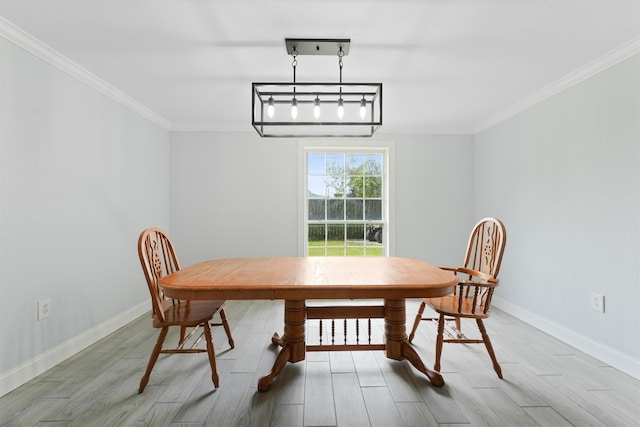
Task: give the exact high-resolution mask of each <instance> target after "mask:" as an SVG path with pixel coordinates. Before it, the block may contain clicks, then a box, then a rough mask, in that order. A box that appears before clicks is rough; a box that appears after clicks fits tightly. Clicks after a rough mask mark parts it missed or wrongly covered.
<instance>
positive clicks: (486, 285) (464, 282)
mask: <svg viewBox="0 0 640 427" xmlns="http://www.w3.org/2000/svg"><path fill="white" fill-rule="evenodd" d="M460 285H464V286H476V287H478V288H495V287H497V286H498V282H497V281H491V282H489V281H486V282H485V281H483V282H475V281H473V280H461V281H460V282H458V284H457V285H456V286H460Z"/></svg>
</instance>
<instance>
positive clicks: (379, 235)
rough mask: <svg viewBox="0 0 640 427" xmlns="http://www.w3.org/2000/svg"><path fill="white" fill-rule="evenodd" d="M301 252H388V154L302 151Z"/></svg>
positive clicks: (373, 253) (317, 150) (364, 151)
mask: <svg viewBox="0 0 640 427" xmlns="http://www.w3.org/2000/svg"><path fill="white" fill-rule="evenodd" d="M305 166H306V167H305V182H306V197H305V209H304V217H305V221H304V222H305V224H304V229H305V233H304V234H305V254H306V255H308V256H383V255H387V238H386V237H385V236H388V230H387V224H388V220H387V212H388V209H387V195H386V193H387V182H386V181H387V178H386V176H387V173H386V171H387V152H386V150H384V149H356V150H346V149H342V150H328V149H311V148H307V149H306V150H305Z"/></svg>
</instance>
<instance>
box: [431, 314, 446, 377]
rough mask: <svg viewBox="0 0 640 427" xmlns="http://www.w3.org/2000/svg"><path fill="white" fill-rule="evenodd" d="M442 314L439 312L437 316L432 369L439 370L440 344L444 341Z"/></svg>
mask: <svg viewBox="0 0 640 427" xmlns="http://www.w3.org/2000/svg"><path fill="white" fill-rule="evenodd" d="M443 334H444V314H441V315H440V317H439V318H438V337H437V338H436V363H434V365H433V370H434V371H438V372H440V356H441V355H442V344H443V343H444V341H443V340H444V338H443Z"/></svg>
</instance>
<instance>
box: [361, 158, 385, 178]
mask: <svg viewBox="0 0 640 427" xmlns="http://www.w3.org/2000/svg"><path fill="white" fill-rule="evenodd" d="M364 165H365V171H364V173H365V175H382V154H365V156H364Z"/></svg>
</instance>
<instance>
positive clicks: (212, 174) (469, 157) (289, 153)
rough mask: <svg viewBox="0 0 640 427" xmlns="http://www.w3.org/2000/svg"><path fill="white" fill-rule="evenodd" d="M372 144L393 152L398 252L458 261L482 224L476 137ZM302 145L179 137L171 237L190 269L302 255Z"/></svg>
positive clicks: (208, 135)
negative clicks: (477, 213) (228, 260)
mask: <svg viewBox="0 0 640 427" xmlns="http://www.w3.org/2000/svg"><path fill="white" fill-rule="evenodd" d="M375 141H376V143H377V144H380V143H381V141H382V143H383V144H384V143H385V141H389V144H390V145H393V146H394V149H393V153H394V155H393V157H394V158H395V167H394V166H393V165H392V176H391V177H390V179H391V185H392V191H393V192H394V198H395V203H394V206H393V212H392V217H391V224H390V225H391V227H393V228H395V242H396V247H395V255H398V256H408V257H414V258H419V259H424V260H426V261H429V262H432V263H436V264H443V263H446V264H449V263H453V264H458V263H459V262H460V261H461V259H462V258H463V256H464V254H463V251H464V247H465V245H466V240H467V238H468V233H469V230H470V229H471V227H472V226H473V224H474V222H475V218H474V212H473V185H472V183H471V180H472V179H473V146H472V144H473V138H472V137H471V136H452V135H441V136H424V135H423V136H416V135H413V136H408V135H403V136H393V135H387V136H379V137H377V138H376V140H375ZM304 143H309V141H306V140H305V141H298V140H295V139H285V140H281V139H260V138H259V137H258V135H257V134H255V133H253V132H251V133H249V132H248V133H235V134H233V133H215V132H201V133H195V132H175V133H172V135H171V232H172V238H173V240H174V242H175V243H176V245H177V247H178V248H179V249H178V250H179V256H180V260H181V262H182V263H183V265H188V264H192V263H194V262H198V261H202V260H205V259H211V258H224V257H235V256H238V257H247V256H296V255H299V254H298V243H299V242H298V239H300V238H301V236H298V209H299V208H301V206H302V203H303V201H302V200H299V196H300V195H299V190H298V173H299V171H298V168H299V166H300V165H299V163H300V162H299V156H298V148H299V147H298V146H299V144H304ZM311 143H312V142H311ZM325 143H329V144H331V143H335V144H339V143H340V141H330V142H327V141H325ZM348 143H353V141H348ZM356 144H358V145H363V146H366V145H367V140H362V141H357V142H356Z"/></svg>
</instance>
